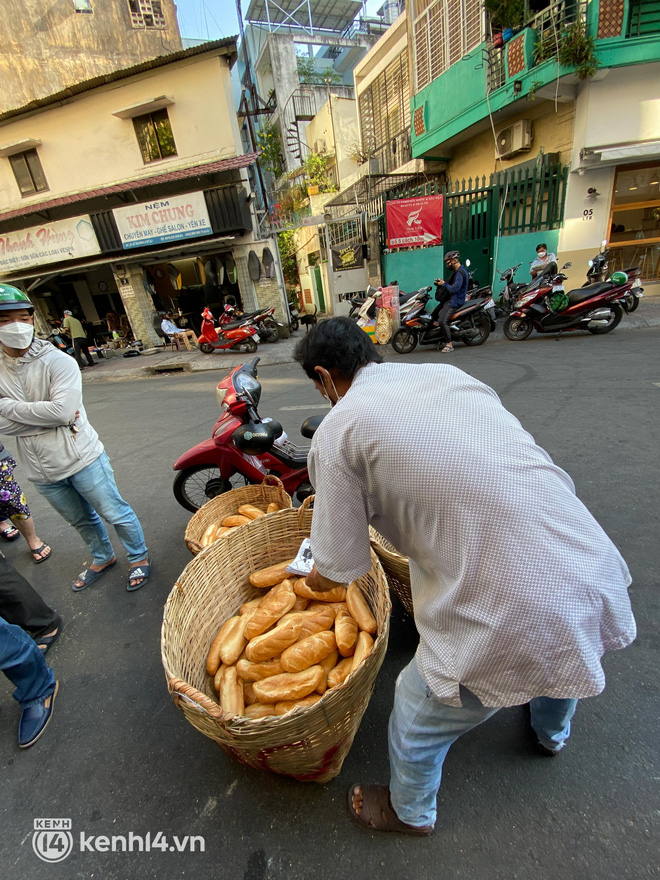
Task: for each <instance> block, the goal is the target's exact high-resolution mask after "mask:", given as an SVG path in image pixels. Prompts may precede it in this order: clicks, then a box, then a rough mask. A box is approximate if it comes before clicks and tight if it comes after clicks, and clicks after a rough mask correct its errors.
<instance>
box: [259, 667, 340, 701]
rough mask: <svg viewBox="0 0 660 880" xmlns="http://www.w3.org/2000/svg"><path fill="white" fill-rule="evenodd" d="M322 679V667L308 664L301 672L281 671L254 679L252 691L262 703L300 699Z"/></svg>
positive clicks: (314, 688)
mask: <svg viewBox="0 0 660 880" xmlns="http://www.w3.org/2000/svg"><path fill="white" fill-rule="evenodd" d="M322 680H323V668H322V667H321V666H310V667H309V669H305V670H303V672H283V673H282V675H273V676H272V677H271V678H264V679H262V680H261V681H255V683H254V692H255V694H256V695H257V697H258V699H259V701H260V702H262V703H279V702H280V701H281V700H302V699H303V697H307V696H309V695H310V694H311V693H312V691H315V690H316V688H317V687H318V686H319V685H320V684H321V681H322Z"/></svg>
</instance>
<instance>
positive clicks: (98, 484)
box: [34, 452, 147, 565]
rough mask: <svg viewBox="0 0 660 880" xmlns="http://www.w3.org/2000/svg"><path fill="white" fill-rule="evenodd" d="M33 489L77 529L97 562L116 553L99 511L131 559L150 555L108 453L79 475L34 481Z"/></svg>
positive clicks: (138, 560) (103, 453)
mask: <svg viewBox="0 0 660 880" xmlns="http://www.w3.org/2000/svg"><path fill="white" fill-rule="evenodd" d="M34 488H35V489H36V490H37V492H39V494H40V495H43V496H44V498H45V499H46V501H48V503H49V504H50V505H51V507H54V508H55V510H56V511H57V512H58V513H59V514H61V515H62V516H63V517H64V519H65V520H66V521H67V522H68V523H69V524H70V525H72V526H73V527H74V528H75V529H76V530H77V531H78V533H79V535H80V537H81V538H82V539H83V541H84V542H85V544H86V545H87V547H88V548H89V550H90V552H91V554H92V561H93V562H94V563H95V564H96V565H104V564H105V563H106V562H110V560H111V559H113V558H114V555H115V554H114V551H113V549H112V544H111V543H110V538H109V537H108V532H107V531H106V528H105V526H104V525H103V523H102V522H101V517H100V516H99V514H100V515H101V516H102V517H103V519H104V520H105V521H106V522H108V523H110V525H112V526H114V527H115V531H116V532H117V536H118V537H119V540H120V541H121V542H122V544H123V545H124V547H125V548H126V552H127V554H128V561H129V562H141V561H142V560H143V559H146V558H147V545H146V544H145V543H144V534H143V532H142V526H141V525H140V522H139V520H138V518H137V516H136V515H135V512H134V511H133V508H132V507H131V506H130V504H127V503H126V502H125V501H124V499H123V498H122V497H121V495H120V494H119V489H117V484H116V483H115V475H114V472H113V470H112V467H111V465H110V459H109V458H108V456H107V455H106V453H105V452H102V453H101V454H100V455H99V457H98V458H97V459H96V461H93V462H92V463H91V464H89V465H87V467H85V468H83V469H82V470H81V471H78V473H77V474H73V476H71V477H67V478H66V479H65V480H58V481H57V482H56V483H35V484H34Z"/></svg>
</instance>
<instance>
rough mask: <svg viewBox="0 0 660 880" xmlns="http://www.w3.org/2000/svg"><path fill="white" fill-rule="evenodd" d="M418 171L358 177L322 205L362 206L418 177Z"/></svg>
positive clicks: (335, 206) (333, 206) (336, 206)
mask: <svg viewBox="0 0 660 880" xmlns="http://www.w3.org/2000/svg"><path fill="white" fill-rule="evenodd" d="M418 176H419V174H418V172H414V173H408V174H370V175H365V177H360V178H359V179H358V180H356V181H355V183H352V184H351V185H350V186H347V187H346V189H343V190H342V191H341V192H339V193H337V195H336V196H333V197H332V198H331V199H330V201H329V202H326V203H325V205H324V209H325V208H340V207H343V206H346V205H352V206H353V207H356V208H360V209H361V208H362V206H364V205H366V204H367V203H368V202H370V201H371V200H372V199H375V198H376V197H377V196H379V195H381V194H382V193H384V192H388V191H389V190H391V189H396V187H397V186H403V184H405V183H407V182H408V181H410V180H414V179H415V178H416V177H418Z"/></svg>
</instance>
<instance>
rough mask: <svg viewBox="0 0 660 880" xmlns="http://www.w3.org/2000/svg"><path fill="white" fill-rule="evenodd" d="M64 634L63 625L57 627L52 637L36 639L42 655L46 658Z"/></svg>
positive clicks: (38, 637)
mask: <svg viewBox="0 0 660 880" xmlns="http://www.w3.org/2000/svg"><path fill="white" fill-rule="evenodd" d="M61 632H62V624H61V623H60V625H59V626H58V627H57V629H56V630H55V632H54V633H53V635H52V636H37V637H36V638H35V642H36V643H37V648H39V650H40V651H41V653H42V654H43V655H44V656H45V655H46V654H47V653H48V651H49V649H50V648H52V647H53V645H54V644H55V642H56V641H57V640H58V639H59V637H60V634H61Z"/></svg>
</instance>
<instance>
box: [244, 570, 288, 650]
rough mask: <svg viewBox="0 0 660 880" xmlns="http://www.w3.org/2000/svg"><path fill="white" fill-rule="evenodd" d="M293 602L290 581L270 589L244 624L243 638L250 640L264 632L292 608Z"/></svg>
mask: <svg viewBox="0 0 660 880" xmlns="http://www.w3.org/2000/svg"><path fill="white" fill-rule="evenodd" d="M295 602H296V594H295V593H294V592H293V584H292V583H291V581H283V582H282V584H280V586H279V588H278V589H277V590H274V591H271V592H270V593H269V594H268V595H267V596H266V597H265V598H264V599H263V600H262V602H261V605H260V606H259V607H258V608H257V610H256V611H255V612H254V613H253V614H252V615H251V616H250V618H249V620H248V622H247V623H246V625H245V638H246V639H248V640H250V639H253V638H254V637H255V636H260V635H261V634H262V633H264V632H266V630H267V629H270V628H271V626H273V625H274V624H276V623H277V621H278V620H279V619H280V617H282V616H283V615H285V614H286V613H287V611H290V610H291V609H292V608H293V606H294V605H295ZM246 616H247V615H246Z"/></svg>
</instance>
